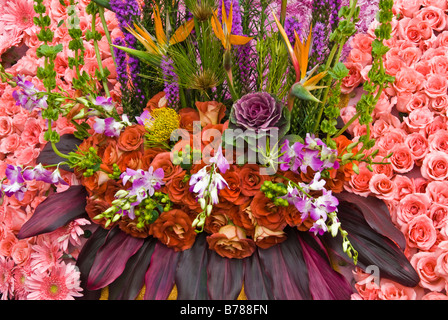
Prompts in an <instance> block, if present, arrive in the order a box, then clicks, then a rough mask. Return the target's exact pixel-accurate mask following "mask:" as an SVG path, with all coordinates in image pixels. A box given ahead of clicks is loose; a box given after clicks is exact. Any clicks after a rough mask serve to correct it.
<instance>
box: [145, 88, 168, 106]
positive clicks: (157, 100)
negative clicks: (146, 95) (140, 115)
mask: <svg viewBox="0 0 448 320" xmlns="http://www.w3.org/2000/svg"><path fill="white" fill-rule="evenodd" d="M166 102H167V101H166V98H165V92H164V91H161V92H159V93H157V94H156V95H155V96H154V97H152V98H151V99H149V101H148V103H147V104H146V108H147V109H148V111H152V110H154V109H157V108H163V107H166Z"/></svg>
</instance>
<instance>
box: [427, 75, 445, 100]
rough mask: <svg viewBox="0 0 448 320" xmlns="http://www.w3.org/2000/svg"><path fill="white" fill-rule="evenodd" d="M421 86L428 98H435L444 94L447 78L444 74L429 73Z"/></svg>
mask: <svg viewBox="0 0 448 320" xmlns="http://www.w3.org/2000/svg"><path fill="white" fill-rule="evenodd" d="M423 88H424V90H425V93H426V94H427V95H428V97H430V98H436V97H438V96H441V95H446V93H447V88H448V80H447V78H446V76H443V75H439V74H431V75H429V76H428V78H427V79H426V81H425V83H424V86H423Z"/></svg>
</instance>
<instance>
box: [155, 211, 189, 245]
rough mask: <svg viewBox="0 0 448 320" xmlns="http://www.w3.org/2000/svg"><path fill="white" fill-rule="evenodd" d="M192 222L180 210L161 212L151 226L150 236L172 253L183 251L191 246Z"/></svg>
mask: <svg viewBox="0 0 448 320" xmlns="http://www.w3.org/2000/svg"><path fill="white" fill-rule="evenodd" d="M192 223H193V220H192V219H191V217H190V216H189V215H188V214H187V213H185V212H184V211H182V210H179V209H173V210H170V211H168V212H163V213H162V214H161V215H160V216H159V218H158V219H157V220H156V221H155V222H154V223H153V224H151V227H150V232H151V234H152V235H153V236H154V237H156V238H157V239H159V240H160V242H162V243H163V244H165V245H166V246H168V247H170V248H173V249H174V251H183V250H186V249H189V248H191V247H192V246H193V244H194V241H195V238H196V231H195V230H194V228H193V227H192V226H191V224H192Z"/></svg>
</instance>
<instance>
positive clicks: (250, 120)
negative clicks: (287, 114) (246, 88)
mask: <svg viewBox="0 0 448 320" xmlns="http://www.w3.org/2000/svg"><path fill="white" fill-rule="evenodd" d="M283 109H284V108H283V104H282V103H281V102H280V101H278V100H276V99H275V98H274V97H273V96H271V95H270V94H269V93H266V92H255V93H249V94H246V95H244V96H243V97H241V99H239V100H238V101H236V102H235V103H234V104H233V107H232V111H231V115H230V118H231V122H232V123H234V124H235V125H236V126H237V127H239V128H243V129H248V130H253V131H255V132H257V133H259V132H263V131H268V130H270V129H274V128H278V126H279V125H280V124H283V123H282V122H281V120H282V119H283V114H282V113H283Z"/></svg>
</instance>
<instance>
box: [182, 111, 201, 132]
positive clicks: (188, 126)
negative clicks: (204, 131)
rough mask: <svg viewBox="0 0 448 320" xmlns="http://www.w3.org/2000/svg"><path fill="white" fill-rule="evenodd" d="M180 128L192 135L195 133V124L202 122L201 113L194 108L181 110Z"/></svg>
mask: <svg viewBox="0 0 448 320" xmlns="http://www.w3.org/2000/svg"><path fill="white" fill-rule="evenodd" d="M179 116H180V121H179V128H181V129H185V130H187V131H188V132H190V133H193V128H194V122H195V121H197V122H198V123H199V122H200V121H201V118H200V116H199V112H198V111H197V110H195V109H193V108H182V109H180V110H179Z"/></svg>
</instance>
